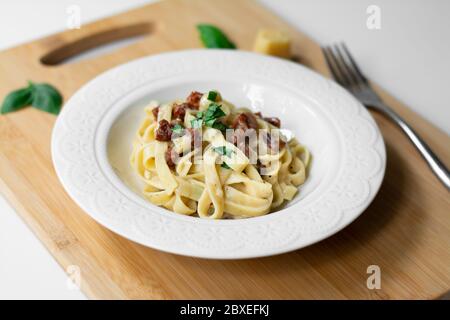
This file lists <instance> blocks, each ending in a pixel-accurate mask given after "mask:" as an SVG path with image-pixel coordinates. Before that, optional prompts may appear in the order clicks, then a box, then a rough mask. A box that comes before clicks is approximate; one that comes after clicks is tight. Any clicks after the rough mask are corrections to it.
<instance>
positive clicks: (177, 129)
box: [172, 123, 184, 135]
mask: <svg viewBox="0 0 450 320" xmlns="http://www.w3.org/2000/svg"><path fill="white" fill-rule="evenodd" d="M183 131H184V127H183V126H182V125H181V124H178V123H177V124H176V125H174V126H173V128H172V132H173V133H176V134H180V135H181V134H182V133H183Z"/></svg>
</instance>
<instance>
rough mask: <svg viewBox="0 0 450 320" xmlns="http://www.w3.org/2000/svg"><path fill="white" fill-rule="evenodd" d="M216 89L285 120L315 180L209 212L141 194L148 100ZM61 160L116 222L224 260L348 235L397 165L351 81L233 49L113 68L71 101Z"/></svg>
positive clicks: (89, 199)
mask: <svg viewBox="0 0 450 320" xmlns="http://www.w3.org/2000/svg"><path fill="white" fill-rule="evenodd" d="M212 88H214V89H218V90H219V91H220V92H221V93H222V95H223V96H224V97H225V99H227V100H229V101H231V102H232V103H234V104H236V105H237V106H248V107H250V108H253V109H254V110H255V111H256V110H257V111H262V112H263V114H264V115H267V116H276V117H279V118H281V123H282V127H283V128H287V129H290V130H292V131H293V132H294V133H295V135H296V137H298V139H299V141H300V142H301V143H302V144H305V145H306V146H307V147H308V148H310V150H311V153H312V155H313V161H312V166H311V171H310V174H309V177H308V179H307V182H306V183H305V184H304V185H303V186H301V188H300V192H299V195H298V196H297V197H296V198H295V199H294V200H293V201H292V202H290V203H289V204H288V205H287V206H286V207H285V208H284V209H282V210H280V211H277V212H274V213H271V214H268V215H265V216H262V217H256V218H249V219H241V220H205V219H200V218H195V217H189V216H183V215H179V214H176V213H172V212H169V211H168V210H166V209H163V208H159V207H157V206H154V205H153V204H151V203H150V202H148V201H146V200H145V199H144V198H143V197H142V195H141V186H140V182H139V181H138V180H137V178H136V177H135V175H134V173H133V172H132V170H131V168H130V166H129V163H128V158H129V155H130V152H131V142H132V139H133V137H134V134H135V131H136V128H137V126H138V125H139V123H140V122H141V119H142V117H143V115H144V113H143V108H144V106H145V105H146V103H148V102H149V101H150V100H151V99H156V100H160V101H167V100H171V99H173V98H176V97H185V96H187V95H188V94H189V93H190V91H191V90H199V91H206V90H208V89H212ZM52 156H53V162H54V165H55V168H56V172H57V174H58V176H59V178H60V180H61V182H62V184H63V185H64V187H65V189H66V190H67V192H68V193H69V194H70V196H71V197H72V198H73V199H74V200H75V201H76V203H77V204H78V205H79V206H80V207H81V208H82V209H83V210H84V211H86V213H88V214H89V215H90V216H91V217H92V218H94V219H95V220H97V221H98V222H99V223H101V224H102V225H104V226H105V227H107V228H109V229H111V230H113V231H114V232H116V233H118V234H120V235H122V236H124V237H126V238H128V239H131V240H133V241H136V242H138V243H141V244H143V245H146V246H149V247H152V248H156V249H159V250H163V251H167V252H172V253H177V254H182V255H188V256H196V257H205V258H218V259H235V258H250V257H259V256H267V255H273V254H278V253H282V252H287V251H291V250H295V249H299V248H302V247H305V246H307V245H309V244H312V243H314V242H317V241H319V240H321V239H324V238H326V237H329V236H330V235H332V234H334V233H336V232H338V231H339V230H341V229H342V228H344V227H345V226H346V225H348V224H349V223H350V222H352V221H353V220H354V219H355V218H356V217H358V216H359V215H360V214H361V213H362V212H363V211H364V209H365V208H366V207H367V206H368V205H369V203H370V202H371V201H372V199H373V198H374V197H375V194H376V193H377V191H378V189H379V187H380V184H381V181H382V179H383V175H384V170H385V164H386V154H385V148H384V143H383V139H382V136H381V134H380V131H379V130H378V128H377V126H376V124H375V122H374V120H373V119H372V117H371V116H370V115H369V113H368V112H367V111H366V109H365V108H364V107H363V106H362V105H361V104H360V103H359V102H358V101H356V100H355V99H354V98H353V97H352V96H351V95H350V94H348V93H347V92H346V91H345V90H344V89H342V88H341V87H339V86H338V85H336V84H335V83H334V82H332V81H329V80H327V79H325V78H323V77H322V76H320V75H318V74H317V73H315V72H313V71H311V70H309V69H306V68H305V67H302V66H301V65H299V64H295V63H292V62H288V61H285V60H282V59H277V58H272V57H267V56H262V55H258V54H253V53H249V52H243V51H230V50H189V51H178V52H173V53H165V54H161V55H155V56H150V57H146V58H142V59H139V60H135V61H132V62H130V63H127V64H124V65H121V66H118V67H116V68H114V69H112V70H110V71H107V72H105V73H103V74H102V75H100V76H98V77H97V78H95V79H94V80H92V81H90V82H89V83H88V84H86V85H85V86H84V87H82V88H81V89H80V90H79V91H78V92H77V93H76V94H75V95H74V96H73V97H72V98H71V99H70V100H69V101H68V102H67V103H66V105H65V107H64V109H63V111H62V112H61V114H60V115H59V117H58V120H57V122H56V125H55V128H54V130H53V137H52Z"/></svg>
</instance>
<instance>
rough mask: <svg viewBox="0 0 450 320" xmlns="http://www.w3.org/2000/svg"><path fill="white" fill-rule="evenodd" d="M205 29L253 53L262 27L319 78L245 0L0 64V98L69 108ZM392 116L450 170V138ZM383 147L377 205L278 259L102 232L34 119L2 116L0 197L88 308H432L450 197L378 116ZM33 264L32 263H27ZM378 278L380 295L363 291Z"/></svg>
mask: <svg viewBox="0 0 450 320" xmlns="http://www.w3.org/2000/svg"><path fill="white" fill-rule="evenodd" d="M199 22H211V23H214V24H216V25H218V26H220V27H221V28H223V29H224V30H225V32H226V33H227V34H228V35H229V36H230V38H232V39H233V40H234V41H235V42H236V44H237V45H238V47H239V48H241V49H247V50H250V49H251V47H252V43H253V40H254V37H255V34H256V31H257V30H258V28H260V27H273V28H281V29H285V30H287V31H288V32H290V34H291V35H292V37H293V39H294V51H295V54H296V55H297V56H298V57H299V58H300V61H301V62H302V63H303V64H305V65H307V66H308V67H310V68H313V69H315V70H317V71H318V72H320V73H322V74H324V75H326V76H328V75H329V74H328V71H327V68H326V66H325V63H324V59H323V56H322V54H321V51H320V48H319V46H318V45H317V44H316V43H315V42H314V41H313V40H311V39H309V38H308V37H306V36H305V35H304V34H302V33H301V32H299V31H298V30H295V29H293V28H292V27H290V26H289V25H287V24H286V23H285V22H283V21H282V20H280V19H279V18H277V17H276V16H274V15H273V14H272V13H270V12H269V11H267V10H266V9H264V8H263V7H261V6H260V5H259V4H258V3H256V2H254V1H248V0H247V1H230V0H213V1H212V0H208V1H193V0H191V1H181V0H180V1H177V0H169V1H164V2H161V3H156V4H151V5H148V6H145V7H142V8H139V9H136V10H133V11H129V12H126V13H123V14H120V15H117V16H113V17H111V18H108V19H103V20H101V21H97V22H94V23H92V24H88V25H83V26H82V28H81V29H79V30H70V31H65V32H62V33H59V34H56V35H52V36H50V37H46V38H44V39H40V40H37V41H34V42H31V43H28V44H24V45H21V46H19V47H16V48H12V49H9V50H6V51H3V52H1V53H0V97H1V99H3V97H4V96H5V95H6V94H7V93H8V92H9V91H11V90H13V89H16V88H18V87H21V86H24V85H25V84H26V81H27V80H28V79H31V80H33V81H35V82H41V81H42V82H44V81H45V82H49V83H51V84H53V85H55V86H56V87H58V88H59V89H60V90H61V92H62V93H63V95H64V98H65V99H66V100H67V99H69V98H70V96H71V95H72V94H73V93H74V92H75V91H76V90H77V89H78V88H79V87H80V86H81V85H83V84H84V83H86V82H87V81H88V80H90V79H92V78H93V77H94V76H96V75H98V74H99V73H101V72H103V71H105V70H107V69H109V68H111V67H113V66H116V65H118V64H121V63H124V62H127V61H130V60H132V59H135V58H138V57H142V56H146V55H149V54H155V53H159V52H163V51H168V50H176V49H186V48H196V47H200V46H201V45H200V43H199V40H198V35H197V33H196V30H195V27H194V26H195V24H196V23H199ZM139 34H146V35H147V36H146V37H145V38H143V40H142V41H140V42H137V43H134V44H132V45H130V46H128V47H124V48H121V49H118V50H117V51H115V52H112V53H109V54H106V55H103V56H100V57H96V58H92V59H90V60H84V61H80V62H77V63H72V64H59V65H58V63H59V62H61V61H62V60H64V59H65V58H67V57H70V56H72V55H74V54H76V53H78V52H81V51H83V50H86V49H88V48H91V47H94V46H97V45H99V44H101V43H105V42H109V41H113V40H115V39H118V38H124V37H130V36H134V35H139ZM378 91H379V93H380V94H381V95H382V96H383V98H384V99H385V100H386V102H387V103H388V104H389V105H391V106H392V107H393V108H394V109H395V110H396V111H397V112H398V113H399V114H401V115H402V116H403V117H404V118H405V119H406V120H407V121H408V122H410V123H411V124H413V126H414V127H415V128H416V129H417V131H418V132H419V133H420V134H421V135H422V136H423V137H424V139H425V140H426V141H427V142H428V143H429V144H430V145H431V147H432V148H433V149H434V150H435V151H436V153H437V154H438V155H439V156H440V157H441V159H443V160H444V162H446V164H447V165H450V162H449V160H450V138H449V137H448V136H447V135H446V134H445V133H443V132H442V131H440V130H439V129H437V128H436V127H434V126H433V125H431V124H430V123H428V122H427V121H425V120H424V119H422V118H421V117H419V116H418V115H417V114H415V113H414V112H412V111H411V110H410V109H408V108H407V107H405V106H404V105H402V104H401V103H400V102H398V101H397V100H395V99H394V98H392V97H391V96H389V95H388V94H387V93H385V92H384V91H382V90H381V89H379V90H378ZM374 116H375V119H376V121H377V123H378V125H379V126H380V128H381V131H382V132H383V136H384V138H385V142H386V147H387V156H388V163H387V171H386V177H385V180H384V182H383V185H382V187H381V190H380V192H379V194H378V196H377V197H376V199H375V200H374V202H373V203H372V205H371V206H370V207H369V208H368V209H367V210H366V211H365V212H364V213H363V214H362V215H361V216H360V217H359V218H358V219H357V220H356V221H355V222H354V223H352V224H351V225H350V226H349V227H347V228H346V229H345V230H343V231H342V232H339V233H338V234H336V235H334V236H332V237H331V238H329V239H327V240H324V241H322V242H320V243H318V244H315V245H312V246H310V247H307V248H304V249H302V250H298V251H295V252H292V253H288V254H283V255H279V256H274V257H268V258H261V259H249V260H239V261H218V260H204V259H196V258H189V257H181V256H177V255H173V254H167V253H163V252H159V251H156V250H153V249H149V248H146V247H143V246H141V245H138V244H136V243H133V242H131V241H129V240H126V239H124V238H122V237H120V236H118V235H116V234H114V233H113V232H111V231H109V230H107V229H105V228H103V227H101V226H100V225H99V224H97V223H96V222H95V221H94V220H92V219H91V218H90V217H89V216H88V215H87V214H85V213H84V212H83V211H82V210H81V209H80V208H78V206H77V205H76V204H75V203H74V202H73V201H72V200H71V199H70V198H69V196H68V195H67V194H66V192H65V191H64V189H63V187H62V186H61V184H60V183H59V181H58V179H57V177H56V174H55V171H54V169H53V166H52V161H51V157H50V135H51V131H52V127H53V124H54V121H55V117H54V116H52V115H50V114H46V113H43V112H39V111H36V110H34V109H32V108H28V109H25V110H22V111H20V112H16V113H11V114H8V115H6V116H0V191H1V192H2V193H3V194H4V195H5V196H6V197H7V199H8V200H9V202H10V203H11V204H12V205H13V206H14V208H15V209H16V210H17V212H18V213H19V214H20V215H21V217H22V218H23V219H24V220H25V221H26V223H27V224H28V225H29V226H30V228H31V229H32V230H33V232H35V234H36V235H37V236H38V237H39V239H41V241H42V242H43V243H44V244H45V245H46V247H47V248H48V250H50V252H51V253H52V255H53V256H54V257H55V259H56V260H57V261H58V262H59V263H60V265H61V266H62V267H63V268H65V269H67V268H68V267H69V266H71V265H76V266H78V267H79V268H80V270H81V279H82V281H81V286H82V290H83V291H84V292H85V293H86V294H87V295H88V296H89V297H91V298H113V299H122V298H125V299H126V298H146V299H147V298H148V299H180V298H193V299H196V298H201V299H206V298H210V299H216V298H219V299H222V298H231V299H244V298H255V299H259V298H269V299H284V298H290V299H302V298H310V299H315V298H325V299H334V298H344V299H345V298H355V299H364V298H369V299H372V298H373V299H382V298H383V299H384V298H387V299H403V298H413V299H421V298H425V299H429V298H438V297H440V296H441V295H443V294H444V293H446V292H447V291H448V290H449V289H450V199H449V193H448V192H447V191H446V190H445V188H444V187H443V186H442V185H441V184H440V183H439V182H438V181H437V179H436V178H435V177H434V176H433V174H432V173H431V172H430V170H429V169H428V168H427V166H426V164H425V162H424V161H423V160H422V159H421V158H420V156H419V155H418V153H417V152H416V150H415V149H414V148H413V146H412V145H411V144H410V143H409V142H408V140H407V139H406V138H405V137H404V136H403V135H402V133H401V132H400V130H399V129H397V128H396V127H395V126H394V125H392V124H391V123H389V122H388V121H387V120H386V119H384V118H383V117H380V116H378V115H374ZM32 263H33V261H30V264H32ZM370 265H378V266H379V267H380V268H381V289H379V290H369V289H368V288H367V286H366V281H367V278H368V276H369V275H368V274H367V268H368V267H369V266H370Z"/></svg>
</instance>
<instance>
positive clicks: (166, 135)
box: [155, 119, 172, 141]
mask: <svg viewBox="0 0 450 320" xmlns="http://www.w3.org/2000/svg"><path fill="white" fill-rule="evenodd" d="M171 137H172V128H171V127H170V123H169V121H167V120H165V119H163V120H161V121H159V126H158V129H157V130H156V137H155V138H156V140H158V141H170V138H171Z"/></svg>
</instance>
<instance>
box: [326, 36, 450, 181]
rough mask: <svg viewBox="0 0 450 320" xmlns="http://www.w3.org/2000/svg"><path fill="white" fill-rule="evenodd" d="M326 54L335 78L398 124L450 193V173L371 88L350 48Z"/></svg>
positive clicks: (332, 48) (334, 48)
mask: <svg viewBox="0 0 450 320" xmlns="http://www.w3.org/2000/svg"><path fill="white" fill-rule="evenodd" d="M322 51H323V53H324V56H325V60H326V62H327V64H328V67H329V68H330V71H331V73H332V75H333V77H334V79H335V80H336V81H337V82H338V83H339V84H340V85H341V86H343V87H344V88H346V89H347V90H348V91H350V92H351V93H352V94H353V95H354V96H355V97H356V98H357V99H358V100H359V101H360V102H361V103H362V104H363V105H365V106H366V107H368V108H372V109H374V110H376V111H379V112H381V113H383V114H384V115H386V116H387V117H388V118H389V119H390V120H392V121H393V122H394V123H396V124H397V125H398V126H399V127H400V128H401V129H402V130H403V132H404V133H405V134H406V135H407V136H408V138H409V140H411V142H412V143H413V144H414V145H415V146H416V148H417V150H418V151H419V152H420V154H421V155H422V157H423V158H424V159H425V161H426V162H427V164H428V165H429V166H430V168H431V170H432V171H433V172H434V174H435V175H436V176H437V177H438V179H439V180H440V181H441V182H442V183H443V184H444V186H445V187H446V188H447V190H450V174H449V171H448V169H447V168H446V167H445V165H444V164H443V163H442V162H441V161H440V160H439V158H438V157H437V156H436V155H435V154H434V153H433V151H431V149H430V147H429V146H428V145H427V144H426V143H425V142H424V141H423V140H422V138H421V137H420V136H419V135H418V134H417V133H416V132H415V131H414V130H413V129H412V128H411V126H409V125H408V124H407V123H406V122H405V121H404V120H403V119H402V118H401V117H400V116H399V115H398V114H397V113H396V112H395V111H394V110H392V109H391V108H390V107H388V106H387V105H386V104H384V102H383V101H382V100H381V98H380V97H379V96H378V94H376V93H375V91H374V90H373V89H372V87H371V86H370V84H369V81H368V80H367V78H366V77H365V76H364V75H363V74H362V72H361V70H360V68H359V67H358V65H357V64H356V62H355V59H354V58H353V57H352V55H351V54H350V52H349V50H348V49H347V46H346V45H345V44H344V43H341V44H340V45H339V44H335V45H332V46H326V47H323V48H322Z"/></svg>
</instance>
